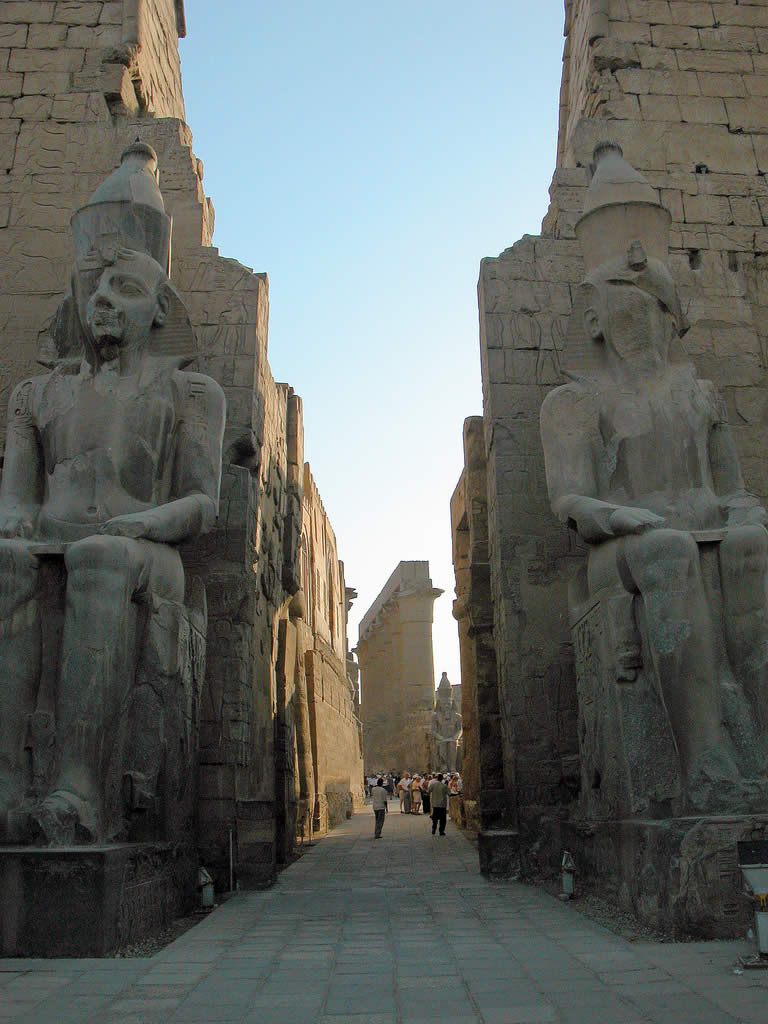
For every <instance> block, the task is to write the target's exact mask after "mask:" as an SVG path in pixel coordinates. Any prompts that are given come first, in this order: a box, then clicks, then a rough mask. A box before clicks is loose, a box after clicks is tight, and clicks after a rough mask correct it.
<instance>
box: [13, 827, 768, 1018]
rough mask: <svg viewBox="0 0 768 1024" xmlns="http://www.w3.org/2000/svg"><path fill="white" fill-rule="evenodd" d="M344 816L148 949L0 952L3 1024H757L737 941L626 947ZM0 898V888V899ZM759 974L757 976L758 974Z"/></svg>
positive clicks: (757, 976) (462, 853) (766, 992)
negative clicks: (98, 955)
mask: <svg viewBox="0 0 768 1024" xmlns="http://www.w3.org/2000/svg"><path fill="white" fill-rule="evenodd" d="M372 836H373V815H372V814H371V813H370V811H366V812H365V813H363V814H360V815H357V816H355V817H354V818H353V819H352V820H351V821H349V822H347V823H346V824H345V825H343V826H342V827H340V828H338V829H337V830H335V831H334V832H333V833H332V834H331V835H330V836H328V837H327V838H325V839H323V840H322V841H321V842H320V843H318V844H317V845H316V846H315V847H313V848H312V849H311V850H309V851H308V852H307V853H306V854H305V856H304V857H302V858H301V860H299V861H298V862H297V863H296V864H294V865H293V866H292V867H290V868H289V869H288V870H287V871H285V872H283V874H282V875H281V876H280V880H279V882H278V884H277V885H276V886H275V887H274V888H273V889H270V890H268V891H266V892H251V893H241V894H239V895H238V896H236V897H235V898H233V899H231V900H230V901H228V902H227V903H226V904H225V905H224V906H222V907H221V908H219V909H218V910H217V911H215V912H214V913H213V914H211V915H210V916H209V917H207V918H206V919H205V920H204V921H203V922H202V923H201V924H199V925H198V926H197V927H196V928H194V929H192V930H191V931H189V932H187V933H186V934H185V935H183V936H182V937H181V938H180V939H178V940H177V941H176V942H174V943H173V945H171V946H169V947H168V948H167V949H165V950H163V952H162V953H159V954H158V955H157V956H155V957H152V958H151V959H138V960H54V961H50V960H49V961H45V960H0V1022H2V1021H14V1022H18V1024H22V1022H23V1024H86V1022H98V1024H201V1022H204V1024H208V1022H210V1024H225V1022H226V1024H230V1022H231V1024H319V1022H322V1024H418V1022H423V1024H438V1022H439V1024H534V1022H540V1021H543V1022H547V1021H553V1022H562V1024H635V1022H640V1021H654V1022H660V1024H662V1022H663V1024H689V1022H690V1024H738V1022H743V1024H766V1022H767V1021H768V978H766V977H765V976H764V975H763V974H762V972H752V973H750V972H745V973H744V974H742V975H738V976H737V975H734V974H733V963H734V961H735V959H736V956H737V955H738V954H739V953H741V952H745V951H746V950H747V944H746V943H743V942H714V943H687V944H679V945H657V944H652V943H639V944H630V943H629V942H625V941H624V940H622V939H620V938H617V937H616V936H614V935H612V934H610V933H609V932H607V931H605V930H604V929H602V928H600V927H599V926H598V925H596V924H592V923H591V922H590V921H588V920H586V919H585V918H583V917H582V916H581V915H580V914H578V913H576V912H575V911H574V910H573V908H572V907H569V906H566V905H563V904H560V903H558V901H557V900H554V899H552V898H551V897H549V896H546V895H545V894H543V893H540V892H538V891H537V890H534V889H530V888H527V887H526V886H521V885H516V884H514V883H498V882H496V883H491V882H487V881H485V880H484V879H482V878H481V877H480V876H479V875H478V873H477V866H476V854H475V851H474V848H473V847H472V846H471V845H470V843H468V842H467V841H466V840H465V839H464V838H463V836H461V835H460V834H459V833H457V831H456V830H455V829H454V828H453V826H452V825H451V824H450V822H449V824H448V834H447V836H446V837H445V838H442V839H441V838H440V837H439V836H437V837H434V838H433V837H432V835H431V834H430V831H429V821H428V819H427V818H425V817H423V816H421V817H416V816H408V815H401V814H400V813H399V812H398V811H397V810H395V811H394V813H391V814H390V815H388V819H387V822H386V825H385V828H384V837H383V838H382V839H381V840H380V841H374V840H373V838H372ZM0 898H1V897H0ZM766 973H767V974H768V972H766Z"/></svg>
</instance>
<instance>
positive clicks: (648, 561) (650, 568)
mask: <svg viewBox="0 0 768 1024" xmlns="http://www.w3.org/2000/svg"><path fill="white" fill-rule="evenodd" d="M626 557H627V562H628V563H629V566H630V568H631V570H632V573H633V575H634V577H635V578H636V579H637V581H638V583H639V584H640V585H641V588H642V587H643V586H644V587H646V588H647V587H664V588H670V589H674V590H677V589H679V582H680V580H681V579H687V578H688V577H689V576H690V574H691V573H698V566H699V550H698V547H697V545H696V541H695V540H694V539H693V537H692V536H691V535H690V534H689V533H683V532H681V531H679V530H651V531H649V532H648V533H644V534H640V535H639V536H637V537H632V538H631V543H628V544H627V548H626Z"/></svg>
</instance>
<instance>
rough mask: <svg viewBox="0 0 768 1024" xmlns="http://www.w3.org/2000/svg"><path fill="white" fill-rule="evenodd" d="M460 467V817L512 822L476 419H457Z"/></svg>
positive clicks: (454, 517) (456, 501)
mask: <svg viewBox="0 0 768 1024" xmlns="http://www.w3.org/2000/svg"><path fill="white" fill-rule="evenodd" d="M464 463H465V465H464V471H463V472H462V474H461V477H460V479H459V482H458V484H457V486H456V490H455V491H454V493H453V496H452V498H451V535H452V539H453V566H454V572H455V576H456V600H455V601H454V603H453V615H454V618H455V619H456V620H457V622H458V627H459V654H460V659H461V680H462V682H461V722H462V744H463V752H462V769H461V774H462V780H463V789H462V794H461V798H462V801H463V804H464V819H465V821H466V824H467V827H468V828H469V829H470V830H471V831H474V832H481V831H485V830H487V829H493V828H496V829H498V828H503V827H504V826H506V825H510V824H514V801H513V796H514V790H513V786H514V779H512V780H510V787H509V788H505V785H504V758H503V748H502V742H501V714H500V710H499V687H498V679H497V672H496V648H495V645H494V624H493V609H492V605H491V592H490V581H491V573H490V563H489V560H488V558H489V554H488V497H487V494H488V481H487V465H486V459H485V444H484V440H483V420H482V417H480V416H471V417H469V418H468V419H466V420H465V421H464Z"/></svg>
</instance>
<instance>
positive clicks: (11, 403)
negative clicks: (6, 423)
mask: <svg viewBox="0 0 768 1024" xmlns="http://www.w3.org/2000/svg"><path fill="white" fill-rule="evenodd" d="M52 376H53V374H51V373H41V374H37V375H36V376H34V377H27V378H26V379H25V380H22V381H19V383H18V384H17V385H16V386H15V387H14V389H13V390H12V391H11V397H10V399H9V400H8V415H9V417H11V418H13V419H20V418H26V417H27V416H31V415H32V414H33V412H34V409H35V407H36V405H37V403H38V401H39V400H40V397H41V396H42V395H43V393H44V390H45V388H46V386H47V384H48V383H49V381H50V380H51V378H52Z"/></svg>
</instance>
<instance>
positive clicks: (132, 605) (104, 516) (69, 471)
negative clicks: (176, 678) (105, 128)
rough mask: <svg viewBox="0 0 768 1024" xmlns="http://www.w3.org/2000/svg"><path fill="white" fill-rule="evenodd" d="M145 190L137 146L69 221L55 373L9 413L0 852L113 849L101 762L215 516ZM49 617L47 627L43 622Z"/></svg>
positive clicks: (213, 465)
mask: <svg viewBox="0 0 768 1024" xmlns="http://www.w3.org/2000/svg"><path fill="white" fill-rule="evenodd" d="M157 178H158V175H157V159H156V156H155V153H154V151H153V150H152V149H151V148H150V147H149V146H146V145H143V144H141V143H138V142H137V143H135V144H134V145H133V146H131V147H130V148H129V149H128V150H126V152H125V153H124V154H123V157H122V162H121V166H120V167H119V168H118V170H116V171H115V172H114V173H113V174H112V175H111V176H110V177H109V178H108V179H107V180H106V181H105V182H104V183H103V184H102V185H101V187H100V188H99V189H98V190H97V191H96V193H95V194H94V195H93V197H92V198H91V200H90V202H89V203H88V204H87V205H86V206H85V207H83V208H82V209H81V210H79V211H78V212H77V213H76V214H75V215H74V217H73V219H72V226H73V233H74V239H75V264H74V269H73V274H72V294H71V296H68V297H67V299H66V300H65V301H64V303H63V304H62V306H61V307H60V311H59V314H58V316H57V318H56V322H55V324H54V327H53V328H52V334H53V336H54V338H55V341H56V348H57V354H58V356H59V358H58V359H57V360H56V361H55V363H56V365H55V366H54V367H53V368H52V370H51V372H49V373H46V374H43V375H41V376H37V377H32V378H30V379H29V380H26V381H24V382H23V383H21V384H19V386H18V387H17V388H16V389H15V391H14V392H13V394H12V397H11V401H10V407H9V416H8V436H7V444H6V449H5V462H4V468H3V476H2V486H1V489H0V537H2V539H1V540H0V636H1V637H2V641H1V642H0V837H2V836H3V835H4V837H5V840H6V841H13V840H16V841H30V840H34V841H42V842H71V841H91V840H95V839H108V838H114V837H115V836H118V837H119V836H120V834H121V828H122V810H124V807H123V808H117V809H116V807H115V799H116V798H115V796H114V794H108V793H106V792H105V771H106V769H105V765H106V763H107V761H108V759H109V757H110V754H111V751H110V750H109V749H106V748H107V747H108V746H109V745H110V744H111V743H112V742H114V739H115V736H116V734H117V731H119V730H118V725H117V723H118V722H119V721H120V719H121V717H123V716H125V715H126V713H127V712H126V709H127V707H128V706H129V704H130V691H131V687H132V685H133V680H134V678H135V675H136V671H137V665H138V663H139V660H140V658H141V656H142V646H143V644H144V640H145V635H146V633H147V625H146V624H147V619H148V616H149V615H151V613H152V609H153V607H154V606H156V605H157V603H158V602H160V603H162V602H165V603H167V604H170V605H172V606H182V605H183V602H184V600H185V575H184V571H183V568H182V562H181V557H180V554H179V550H178V545H179V543H180V542H182V541H185V540H188V539H190V538H194V537H195V536H197V535H199V534H201V533H203V532H205V531H207V530H209V529H210V528H211V527H212V525H213V524H214V522H215V518H216V515H217V509H218V497H219V481H220V476H221V445H222V436H223V429H224V417H225V403H224V395H223V393H222V391H221V389H220V387H219V386H218V384H216V382H215V381H213V380H212V379H211V378H210V377H206V376H203V375H202V374H199V373H193V372H189V371H186V370H184V369H183V368H182V367H183V366H185V365H188V364H189V362H190V361H191V359H192V358H194V355H195V351H194V339H193V338H192V334H191V326H190V324H189V320H188V317H187V315H186V312H185V310H184V308H183V306H182V304H181V301H180V299H179V296H178V294H177V293H176V292H175V290H174V288H173V286H172V285H171V283H170V280H169V277H168V270H169V262H170V218H169V217H168V216H167V215H166V214H165V211H164V206H163V201H162V197H161V195H160V191H159V188H158V183H157ZM49 564H52V565H53V566H54V568H55V567H56V566H58V569H57V570H56V571H58V577H57V576H56V572H54V573H53V576H51V574H50V573H47V575H46V571H45V566H46V565H49ZM43 577H45V578H46V579H47V580H48V582H47V583H46V584H45V586H48V587H49V588H50V586H51V580H52V579H53V580H54V584H55V585H54V590H57V589H58V591H59V592H58V593H56V594H55V595H54V600H53V601H51V600H43V599H42V596H41V591H42V589H43V587H44V585H43V583H42V582H41V580H42V579H43ZM51 608H54V609H57V608H58V610H59V623H58V627H56V625H55V623H51V622H47V621H46V619H47V616H48V613H49V611H50V610H51ZM54 618H55V615H54ZM51 637H53V639H51ZM46 690H47V691H48V692H43V691H46ZM41 708H42V709H43V711H45V710H48V711H49V712H50V715H51V718H52V721H53V741H52V744H51V746H52V754H51V765H50V770H49V771H48V772H47V776H46V773H45V772H43V771H39V772H37V773H36V777H35V780H34V781H33V784H32V785H30V779H29V768H28V749H29V733H30V722H34V721H35V715H36V714H37V715H39V714H40V711H41ZM128 742H129V743H130V740H129V741H128ZM122 784H123V786H124V787H126V792H124V793H123V795H122V797H120V798H119V799H122V800H123V802H126V801H127V802H128V803H130V802H131V801H133V802H134V803H135V802H136V800H137V795H136V794H135V793H134V794H133V795H131V793H130V790H131V786H132V785H134V786H135V785H139V786H140V782H138V783H137V780H136V777H133V778H132V777H131V776H130V773H128V774H126V776H125V778H123V780H122ZM145 796H146V798H147V799H151V796H152V793H151V792H150V793H147V794H145Z"/></svg>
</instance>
